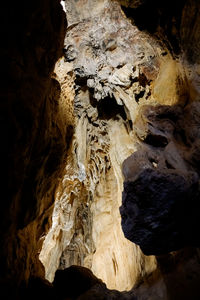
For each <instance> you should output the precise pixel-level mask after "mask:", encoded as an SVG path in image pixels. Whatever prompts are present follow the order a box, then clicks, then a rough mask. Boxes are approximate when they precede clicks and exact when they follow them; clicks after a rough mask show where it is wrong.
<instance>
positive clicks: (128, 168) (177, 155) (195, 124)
mask: <svg viewBox="0 0 200 300" xmlns="http://www.w3.org/2000/svg"><path fill="white" fill-rule="evenodd" d="M199 107H200V106H199V103H193V104H191V105H190V106H188V107H187V109H186V110H184V109H181V108H180V107H177V108H172V107H165V106H160V107H159V106H156V107H151V106H150V107H143V110H142V112H141V117H138V119H137V122H136V123H135V128H136V133H138V136H140V138H141V139H142V140H143V143H144V144H143V145H141V147H140V149H138V151H136V152H135V153H134V154H133V155H132V156H130V157H129V158H127V159H126V160H125V162H124V163H123V172H124V176H125V182H124V191H123V202H122V207H121V216H122V228H123V231H124V234H125V236H126V237H127V238H128V239H129V240H131V241H133V242H135V243H136V244H138V245H140V247H141V249H142V250H143V252H144V253H145V254H162V253H167V252H169V251H173V250H177V249H180V248H181V247H184V246H187V245H193V246H199V243H200V240H199V235H198V227H199V213H198V209H197V208H198V203H199V192H200V188H199V169H198V164H196V163H195V162H194V157H199V155H200V150H197V149H199V147H198V145H199V142H200V140H199V137H200V132H199V124H200V123H199V122H200V114H199ZM188 111H189V112H190V113H189V114H188ZM188 124H191V127H192V130H189V132H188V128H189V127H190V126H188ZM141 133H142V135H143V136H141ZM191 134H192V136H191ZM186 220H187V222H186Z"/></svg>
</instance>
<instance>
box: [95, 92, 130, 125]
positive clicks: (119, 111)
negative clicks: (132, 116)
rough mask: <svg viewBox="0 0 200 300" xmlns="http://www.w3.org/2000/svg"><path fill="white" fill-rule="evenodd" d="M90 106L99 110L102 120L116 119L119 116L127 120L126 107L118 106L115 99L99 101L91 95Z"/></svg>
mask: <svg viewBox="0 0 200 300" xmlns="http://www.w3.org/2000/svg"><path fill="white" fill-rule="evenodd" d="M90 104H91V105H92V106H93V107H96V108H97V111H98V118H99V119H100V120H110V119H116V117H117V116H121V117H122V119H123V120H126V118H127V117H126V112H125V110H124V106H121V105H118V104H117V102H116V100H115V98H113V97H105V98H104V99H101V100H100V101H97V100H96V99H95V98H94V97H93V96H92V94H91V93H90Z"/></svg>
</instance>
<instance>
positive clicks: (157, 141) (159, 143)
mask: <svg viewBox="0 0 200 300" xmlns="http://www.w3.org/2000/svg"><path fill="white" fill-rule="evenodd" d="M144 142H145V143H146V144H148V145H151V146H154V147H162V148H163V147H166V146H167V144H168V140H167V138H166V137H165V136H162V135H153V134H148V135H147V137H146V138H145V139H144Z"/></svg>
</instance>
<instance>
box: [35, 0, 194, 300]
mask: <svg viewBox="0 0 200 300" xmlns="http://www.w3.org/2000/svg"><path fill="white" fill-rule="evenodd" d="M119 2H120V1H119ZM122 2H123V1H122ZM65 4H66V9H65V11H66V16H67V20H68V28H67V33H66V37H65V44H64V57H63V58H62V59H60V60H59V61H58V62H57V64H56V67H55V70H54V71H55V74H56V75H55V76H56V79H57V80H58V81H59V83H60V86H61V96H60V98H61V100H60V101H61V103H62V105H64V107H65V114H66V117H67V118H68V126H69V127H68V128H72V131H71V132H72V133H71V135H70V138H69V140H70V145H69V149H68V151H67V158H66V164H65V171H64V174H63V176H62V178H61V180H60V183H59V185H58V187H57V190H56V193H55V205H54V211H53V217H52V225H51V228H50V230H49V232H48V233H47V235H46V236H45V239H44V242H43V246H42V250H41V252H40V261H41V262H42V264H43V265H44V267H45V276H46V279H47V280H49V281H50V282H53V280H54V275H55V272H56V271H57V270H68V268H69V270H71V269H70V267H71V266H74V265H75V266H82V267H86V268H87V269H89V270H91V271H92V272H93V274H94V275H95V276H96V277H97V278H99V279H101V280H102V281H103V282H104V283H105V284H106V286H107V288H108V289H114V290H116V291H120V292H124V291H129V292H128V293H127V294H123V293H121V294H116V295H118V296H116V297H122V299H126V298H125V297H129V298H130V299H135V298H134V297H135V295H136V294H137V291H136V290H135V288H136V287H137V286H139V284H141V282H143V281H144V280H146V278H151V279H150V280H155V282H156V280H158V281H159V280H160V283H159V285H160V290H161V294H162V295H161V297H162V299H168V298H167V297H168V296H167V291H166V290H167V287H166V282H165V277H164V276H162V275H161V269H162V266H160V265H159V263H160V261H162V259H161V260H159V259H158V262H157V258H156V257H155V256H154V255H155V254H156V255H160V254H163V253H164V254H166V253H165V251H166V252H170V251H174V250H177V249H179V248H181V247H182V245H183V243H182V241H181V237H180V241H179V240H178V238H179V236H178V234H177V233H176V231H178V230H179V229H178V226H179V225H176V224H175V225H174V221H173V222H172V223H173V224H171V223H170V222H171V221H170V218H173V216H174V215H176V213H177V210H178V208H176V205H175V209H174V208H173V209H174V210H173V211H172V212H171V210H170V209H171V207H170V208H169V207H168V204H166V207H164V208H163V212H160V210H159V208H158V203H160V202H161V201H163V203H167V201H169V202H170V201H175V200H177V199H179V197H180V195H183V194H184V193H186V194H187V193H188V191H189V192H191V188H192V189H193V187H194V186H195V185H196V186H197V181H198V180H197V177H195V176H196V175H194V176H193V177H191V178H190V179H189V177H190V175H188V173H187V172H188V170H189V169H188V166H187V163H185V161H184V160H185V158H184V159H182V158H181V154H180V153H181V151H180V150H179V143H181V145H182V146H183V145H184V147H185V145H186V144H187V145H186V146H188V143H187V141H186V138H184V140H183V139H182V136H183V134H182V136H181V130H182V131H184V130H185V129H184V125H183V122H184V121H183V119H182V117H181V115H184V116H185V112H184V110H183V107H184V105H186V103H187V101H188V99H187V97H188V91H187V90H186V89H187V83H186V79H185V77H184V76H185V74H184V72H183V68H182V66H181V64H180V61H178V60H175V59H174V56H173V55H172V53H171V48H170V47H169V45H168V42H166V41H164V42H160V40H159V38H157V37H155V36H153V35H152V30H153V31H156V26H157V23H156V22H158V20H155V24H154V27H155V28H151V30H149V32H148V30H147V31H144V30H141V28H140V26H139V27H137V26H136V24H135V23H134V20H133V19H132V18H131V14H132V10H134V13H135V8H131V9H130V8H129V6H127V7H126V8H124V6H123V10H122V9H121V6H120V4H119V3H118V2H113V1H110V0H107V1H99V2H98V5H97V6H94V5H92V4H91V1H89V0H88V1H85V2H84V1H66V3H65ZM122 4H124V3H122ZM63 5H64V4H63ZM64 7H65V6H64ZM127 10H128V11H129V13H130V16H129V13H127ZM123 11H125V12H126V15H125V14H124V12H123ZM133 16H134V14H133ZM127 17H130V19H129V18H127ZM147 22H148V20H147ZM173 38H174V37H173ZM174 51H175V52H177V51H178V48H176V49H175V50H174ZM166 82H167V84H166ZM177 85H178V87H177ZM69 95H70V96H69ZM65 103H67V105H66V104H65ZM156 106H157V107H156ZM155 107H156V108H155ZM61 109H62V107H61ZM192 109H194V111H195V109H196V107H194V108H192ZM185 118H187V117H186V116H185ZM198 120H199V119H198ZM177 124H178V125H177ZM181 126H182V127H183V129H181V130H180V128H179V127H181ZM195 126H196V127H195ZM194 127H195V128H197V127H198V121H197V122H196V123H195V125H194ZM195 130H196V129H195ZM174 132H176V136H174ZM184 132H185V131H184ZM177 136H179V141H178V143H176V141H174V139H176V137H177ZM195 143H196V145H197V144H198V140H197V141H195ZM182 146H181V147H182ZM177 149H178V150H177ZM172 156H173V158H172ZM177 169H178V171H177ZM141 170H142V171H141ZM163 170H164V171H163ZM176 171H177V173H175V175H174V173H173V174H172V172H176ZM156 172H157V173H156ZM195 172H196V169H195ZM179 175H180V178H179V177H178V176H179ZM170 176H171V177H170ZM181 176H182V177H181ZM179 180H180V182H181V183H180V184H179ZM181 180H182V181H181ZM184 180H185V181H184ZM124 181H125V183H124ZM154 181H155V182H156V183H155V184H154ZM189 181H190V182H191V185H187V183H188V182H189ZM130 182H133V184H132V183H131V184H130ZM135 182H136V183H135ZM157 182H158V183H157ZM172 182H173V184H174V186H175V187H177V188H176V191H175V188H173V187H171V186H172V185H171V183H172ZM140 185H142V186H140ZM163 185H166V187H163ZM179 185H183V186H184V185H185V186H186V189H185V190H184V191H183V189H182V188H180V189H179ZM161 187H162V191H161V192H160V189H161ZM123 190H124V192H123ZM193 191H194V193H195V195H194V199H195V200H194V202H195V203H196V202H197V200H196V199H197V198H198V195H199V194H198V193H199V192H198V187H196V188H194V189H193ZM193 191H192V193H193ZM157 193H159V195H158V196H157ZM122 194H123V205H122ZM130 195H131V196H130ZM132 195H135V196H132ZM166 195H167V196H166ZM134 197H135V198H134ZM137 197H138V198H137ZM181 197H182V196H181ZM132 199H133V200H132ZM166 199H167V201H166ZM184 199H185V198H184ZM132 201H134V204H132ZM140 201H141V203H140ZM184 201H187V197H186V199H185V200H184ZM138 203H139V204H138ZM154 205H155V207H154ZM184 205H185V204H184ZM195 205H196V204H195ZM120 207H121V209H120ZM140 208H141V211H142V213H141V212H140ZM184 209H185V208H183V210H184ZM149 211H150V212H151V213H152V215H151V214H150V215H149ZM120 213H121V214H120ZM140 214H141V215H140ZM160 215H161V221H160V219H159V218H160ZM181 218H182V217H180V222H182V219H181ZM195 218H196V217H195ZM135 220H136V221H135ZM138 220H139V221H138ZM196 220H197V218H196V219H195V221H194V223H195V222H196ZM137 222H138V223H137ZM159 222H160V223H159ZM162 222H163V223H162ZM168 222H169V226H168ZM163 224H164V225H163ZM195 224H196V223H195ZM121 225H122V226H121ZM159 226H161V227H162V226H165V228H164V229H163V227H162V229H161V232H159V229H157V228H158V227H159ZM172 226H174V227H173V230H174V231H173V232H171V231H170V230H171V228H172ZM183 228H184V229H183V230H182V231H184V230H185V229H186V228H185V227H183ZM182 231H181V234H182ZM168 232H170V233H169V235H170V234H172V235H174V236H177V237H178V238H177V242H174V240H175V239H176V238H173V239H171V237H169V239H166V242H165V241H164V235H163V239H162V233H164V234H165V235H166V238H168ZM176 234H177V235H176ZM151 236H152V237H151ZM155 239H156V240H155ZM157 239H158V241H157ZM133 242H134V243H133ZM167 243H168V245H167ZM139 246H140V247H139ZM141 249H142V250H143V252H142V251H141ZM144 253H145V254H147V255H145V254H144ZM195 255H196V254H195ZM177 256H178V254H177ZM184 259H185V258H184ZM189 259H190V255H189ZM195 259H196V258H195ZM184 263H185V260H184ZM75 270H76V269H75ZM72 272H73V271H72ZM182 273H184V271H183V272H182ZM58 274H59V273H58ZM66 274H67V271H66ZM69 274H70V273H69ZM175 274H176V271H175ZM69 276H70V275H69ZM173 276H174V275H172V278H173ZM181 276H183V275H181ZM152 278H153V279H152ZM155 278H156V279H155ZM163 278H164V279H163ZM170 278H171V277H170ZM167 280H169V279H168V278H167ZM170 280H171V279H170ZM170 280H169V281H170ZM55 284H56V283H55ZM152 286H153V284H152ZM151 288H152V289H153V290H154V287H151ZM133 290H134V294H132V291H133ZM143 292H144V293H148V291H146V287H145V288H144V290H143V291H142V292H141V291H140V289H138V295H139V296H138V297H140V293H143ZM154 292H155V299H161V298H159V296H158V295H157V293H158V294H159V292H158V291H154ZM149 293H151V292H149ZM119 295H120V296H119ZM125 295H126V296H125ZM123 297H124V298H123ZM129 298H128V299H129ZM138 299H140V298H138ZM153 299H154V298H153Z"/></svg>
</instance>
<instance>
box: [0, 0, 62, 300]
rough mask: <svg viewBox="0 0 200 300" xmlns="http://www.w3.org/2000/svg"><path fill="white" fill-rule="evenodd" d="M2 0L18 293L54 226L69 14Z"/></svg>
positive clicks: (8, 227) (5, 249) (4, 251)
mask: <svg viewBox="0 0 200 300" xmlns="http://www.w3.org/2000/svg"><path fill="white" fill-rule="evenodd" d="M4 4H5V5H4V8H2V9H1V22H2V23H1V29H2V31H1V32H2V33H1V37H2V47H1V57H2V58H3V59H2V68H3V70H2V74H3V81H2V84H1V129H2V131H1V132H2V147H1V150H2V152H3V154H2V155H1V158H2V166H4V165H6V169H7V171H5V173H4V171H3V170H2V173H4V174H5V178H6V181H7V185H4V184H3V191H2V194H4V191H5V192H6V193H5V195H6V199H5V198H4V200H3V201H2V202H1V212H2V217H1V220H0V222H1V223H0V239H1V249H0V265H1V267H0V283H1V286H3V288H6V286H7V285H8V287H9V289H8V291H9V292H13V293H14V292H15V284H17V285H18V284H20V283H21V282H22V281H23V280H28V278H29V276H30V274H33V273H41V272H42V268H41V264H40V263H39V260H38V258H37V257H38V250H39V248H40V246H41V243H40V241H39V238H40V236H41V235H42V233H43V232H45V231H46V230H47V229H48V218H49V216H50V215H51V205H52V204H53V201H52V200H53V199H52V195H53V194H54V189H55V186H56V180H57V179H56V178H57V177H58V176H59V174H60V170H61V168H62V166H61V164H62V160H63V157H64V155H65V152H66V151H65V149H66V147H67V142H66V139H65V136H66V126H65V124H66V123H67V121H66V120H65V119H63V118H62V110H60V104H59V103H58V98H59V94H60V85H59V83H58V81H57V80H56V79H55V78H53V77H52V76H51V75H52V72H53V69H54V65H55V62H56V61H57V60H58V58H59V57H60V56H61V55H62V47H63V39H64V35H65V29H66V18H65V15H64V13H63V11H62V8H61V6H60V4H59V1H53V0H43V1H28V2H27V1H21V2H13V1H12V2H9V3H8V2H6V3H4ZM19 20H20V21H19ZM10 285H11V286H12V285H13V288H10ZM2 295H4V293H3V291H2ZM5 295H6V293H5ZM7 297H8V299H11V297H9V295H7ZM15 298H16V296H15V295H13V299H15Z"/></svg>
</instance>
